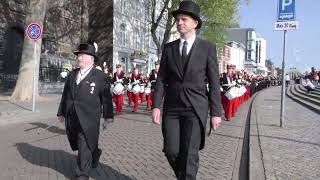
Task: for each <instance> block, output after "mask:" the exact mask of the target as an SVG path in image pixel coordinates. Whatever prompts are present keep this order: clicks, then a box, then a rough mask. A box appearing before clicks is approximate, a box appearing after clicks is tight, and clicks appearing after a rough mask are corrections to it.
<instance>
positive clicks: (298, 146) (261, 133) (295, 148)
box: [250, 87, 320, 180]
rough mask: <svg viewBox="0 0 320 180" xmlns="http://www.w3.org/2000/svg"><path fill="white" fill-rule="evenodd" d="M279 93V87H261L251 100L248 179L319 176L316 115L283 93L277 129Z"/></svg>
mask: <svg viewBox="0 0 320 180" xmlns="http://www.w3.org/2000/svg"><path fill="white" fill-rule="evenodd" d="M280 92H281V88H280V87H273V88H269V89H267V90H264V91H263V96H257V97H256V99H255V101H254V103H253V107H254V108H253V109H252V115H253V116H251V117H254V118H251V121H250V159H251V160H250V179H251V180H257V179H267V180H273V179H279V180H288V179H290V180H302V179H303V180H314V179H320V170H319V167H320V161H319V160H320V131H319V129H320V118H319V117H320V116H319V114H317V113H315V112H314V111H311V110H310V109H307V108H306V107H304V106H302V105H300V104H298V103H296V102H295V101H293V100H292V99H290V98H288V96H287V97H286V99H285V105H286V106H285V117H284V125H285V127H284V128H280V127H279V126H280V106H281V101H280V99H281V97H280V94H281V93H280ZM251 152H252V153H251ZM252 155H254V156H258V157H256V158H252V157H254V156H252ZM251 172H252V173H251Z"/></svg>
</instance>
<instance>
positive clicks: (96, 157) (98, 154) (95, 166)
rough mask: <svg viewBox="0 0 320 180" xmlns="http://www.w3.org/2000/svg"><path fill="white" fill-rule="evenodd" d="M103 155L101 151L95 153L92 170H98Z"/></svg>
mask: <svg viewBox="0 0 320 180" xmlns="http://www.w3.org/2000/svg"><path fill="white" fill-rule="evenodd" d="M101 153H102V151H101V149H98V150H97V152H95V153H94V154H93V156H92V164H91V167H92V168H97V167H98V164H99V159H100V156H101Z"/></svg>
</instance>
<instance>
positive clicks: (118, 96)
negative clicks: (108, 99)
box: [112, 64, 124, 114]
mask: <svg viewBox="0 0 320 180" xmlns="http://www.w3.org/2000/svg"><path fill="white" fill-rule="evenodd" d="M123 78H124V72H123V71H122V68H121V64H117V65H116V72H115V73H114V74H113V80H112V82H113V84H114V89H113V97H114V101H115V104H116V114H119V113H120V111H121V109H122V105H123V94H124V91H123V90H124V87H123ZM116 86H119V87H116Z"/></svg>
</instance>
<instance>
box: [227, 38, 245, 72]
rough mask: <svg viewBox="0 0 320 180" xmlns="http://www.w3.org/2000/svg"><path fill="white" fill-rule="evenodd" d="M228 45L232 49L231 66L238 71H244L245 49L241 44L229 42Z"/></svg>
mask: <svg viewBox="0 0 320 180" xmlns="http://www.w3.org/2000/svg"><path fill="white" fill-rule="evenodd" d="M227 45H228V46H229V47H230V64H232V65H234V66H235V70H236V71H241V70H244V62H245V59H244V57H245V47H244V45H243V44H241V43H237V42H234V41H232V42H228V43H227Z"/></svg>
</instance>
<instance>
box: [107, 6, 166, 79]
mask: <svg viewBox="0 0 320 180" xmlns="http://www.w3.org/2000/svg"><path fill="white" fill-rule="evenodd" d="M162 5H163V4H161V3H156V8H155V9H156V15H158V14H159V13H160V8H161V7H162ZM113 19H114V27H113V44H114V47H113V67H115V64H118V63H120V64H122V67H123V70H124V71H126V72H127V71H131V70H132V68H133V67H135V66H136V67H138V68H139V69H140V70H141V71H143V72H144V73H145V74H148V73H149V72H150V71H151V69H152V68H154V62H155V61H157V60H158V58H159V57H158V56H157V48H156V45H155V43H154V42H153V39H152V36H151V33H150V4H148V1H144V0H114V16H113ZM157 30H158V31H157V37H159V40H160V42H161V41H162V37H163V34H164V23H163V22H161V23H160V26H159V28H158V29H157Z"/></svg>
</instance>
